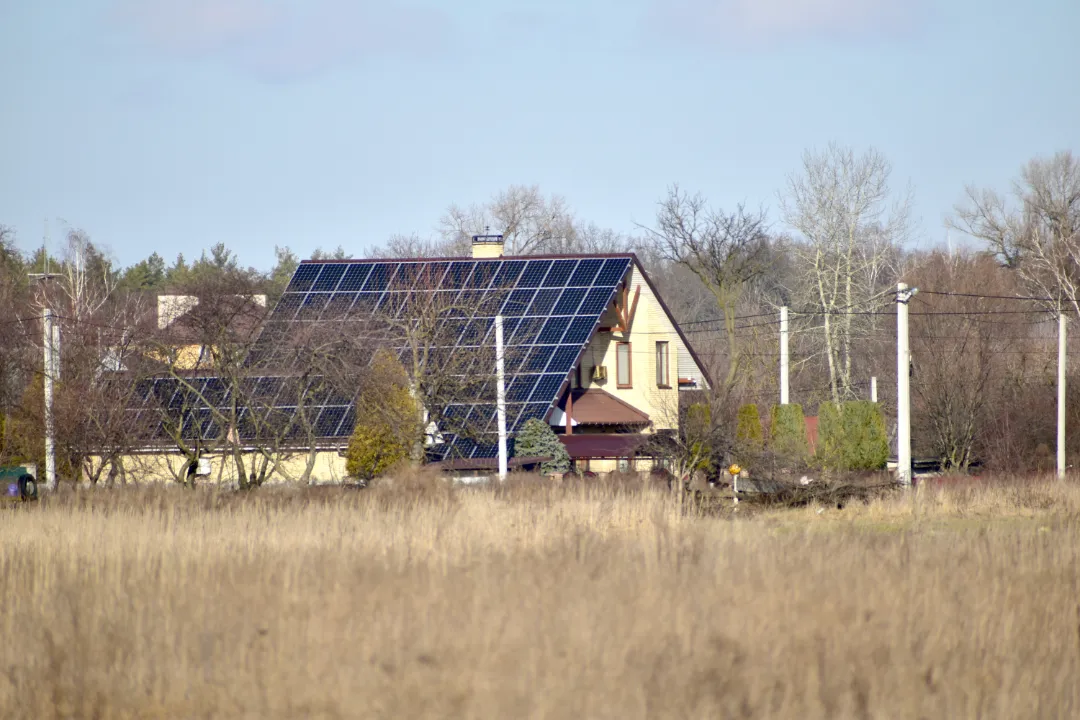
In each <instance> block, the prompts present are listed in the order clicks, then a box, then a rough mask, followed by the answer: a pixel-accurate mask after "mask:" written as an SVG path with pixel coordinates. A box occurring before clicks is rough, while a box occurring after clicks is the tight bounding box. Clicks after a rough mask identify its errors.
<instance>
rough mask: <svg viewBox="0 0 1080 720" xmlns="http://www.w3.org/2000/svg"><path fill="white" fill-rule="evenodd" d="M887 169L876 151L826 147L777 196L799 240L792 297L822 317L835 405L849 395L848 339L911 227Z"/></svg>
mask: <svg viewBox="0 0 1080 720" xmlns="http://www.w3.org/2000/svg"><path fill="white" fill-rule="evenodd" d="M891 173H892V166H891V165H890V164H889V162H888V160H886V159H885V157H884V156H883V155H882V154H881V153H879V152H877V151H876V150H873V149H870V150H867V151H866V152H864V153H862V154H856V153H855V152H854V151H853V150H851V149H849V148H843V147H840V146H838V145H835V144H832V145H829V146H828V147H827V148H826V149H825V150H824V151H821V152H812V151H807V152H806V153H805V154H804V155H803V163H802V170H801V172H799V173H796V174H793V175H792V176H790V177H789V178H788V183H787V188H786V191H785V192H784V193H782V194H781V195H780V208H781V215H782V217H783V219H784V222H786V223H787V224H788V225H789V226H790V227H791V228H792V229H793V230H795V231H796V232H798V233H799V234H800V235H801V236H802V238H801V239H802V242H798V243H795V244H793V245H792V250H793V252H794V255H795V257H796V258H797V262H798V264H799V265H800V269H801V273H800V274H801V275H802V281H801V283H800V286H799V287H798V288H797V296H798V297H799V298H801V299H802V300H803V302H805V303H806V305H807V307H809V308H812V309H813V311H814V312H815V313H817V314H818V315H819V316H820V317H821V326H820V332H821V339H822V341H823V344H824V351H825V357H826V362H827V365H828V369H829V385H830V389H831V394H832V399H833V401H834V402H839V401H840V400H844V399H849V398H852V397H854V396H855V392H854V378H853V374H852V356H853V352H852V343H853V340H854V338H855V336H856V333H857V332H858V331H859V326H860V324H861V325H863V326H864V327H865V326H867V325H869V326H871V327H872V326H873V322H872V321H871V320H868V319H867V320H864V322H862V323H860V322H859V318H860V317H864V318H865V316H864V315H863V313H865V312H866V311H870V310H873V309H875V308H877V307H880V306H882V305H883V301H884V298H883V290H886V289H887V286H888V285H889V284H891V283H892V282H893V280H894V278H895V277H896V274H897V267H896V265H897V252H896V251H897V247H898V246H899V244H900V243H901V242H902V241H903V240H904V239H905V237H906V236H907V233H908V231H909V226H910V209H909V208H910V193H908V194H907V195H906V196H904V197H902V198H900V200H899V201H897V202H892V203H890V200H891V195H890V188H889V177H890V175H891Z"/></svg>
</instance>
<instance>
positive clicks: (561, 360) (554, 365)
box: [546, 345, 581, 373]
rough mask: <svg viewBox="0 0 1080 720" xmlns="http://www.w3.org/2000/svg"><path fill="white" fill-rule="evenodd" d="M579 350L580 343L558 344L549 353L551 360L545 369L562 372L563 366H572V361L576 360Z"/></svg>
mask: <svg viewBox="0 0 1080 720" xmlns="http://www.w3.org/2000/svg"><path fill="white" fill-rule="evenodd" d="M580 352H581V346H580V345H560V346H559V347H558V348H557V349H555V350H554V352H552V353H551V361H550V362H549V363H548V366H547V368H546V369H549V370H550V372H553V373H557V372H562V369H563V368H573V367H574V361H576V360H577V356H578V353H580Z"/></svg>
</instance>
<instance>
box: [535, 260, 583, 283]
mask: <svg viewBox="0 0 1080 720" xmlns="http://www.w3.org/2000/svg"><path fill="white" fill-rule="evenodd" d="M577 264H578V261H577V260H556V261H555V262H553V263H552V264H551V270H550V271H549V272H548V274H547V277H545V278H544V285H543V286H544V287H557V288H561V287H566V284H567V281H568V280H569V279H570V275H571V274H572V273H573V272H574V268H576V267H577Z"/></svg>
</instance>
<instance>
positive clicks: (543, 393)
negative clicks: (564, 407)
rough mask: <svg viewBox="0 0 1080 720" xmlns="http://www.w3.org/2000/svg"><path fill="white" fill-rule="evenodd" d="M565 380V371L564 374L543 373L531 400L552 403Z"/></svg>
mask: <svg viewBox="0 0 1080 720" xmlns="http://www.w3.org/2000/svg"><path fill="white" fill-rule="evenodd" d="M565 380H566V375H565V373H564V374H562V375H556V374H551V375H541V376H540V380H539V381H538V382H537V383H536V388H535V389H534V390H533V392H532V396H531V397H530V398H529V400H530V401H532V402H547V403H550V402H551V401H552V400H554V399H555V395H556V394H557V393H558V392H559V388H561V387H562V384H563V381H565Z"/></svg>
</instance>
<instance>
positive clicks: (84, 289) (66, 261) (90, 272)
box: [60, 230, 119, 321]
mask: <svg viewBox="0 0 1080 720" xmlns="http://www.w3.org/2000/svg"><path fill="white" fill-rule="evenodd" d="M61 276H62V277H61V280H60V290H61V292H62V293H63V295H64V296H65V299H66V303H65V304H66V305H67V312H68V314H69V315H70V317H71V318H72V319H74V320H76V321H79V320H84V319H88V318H91V317H93V316H94V314H95V313H96V312H97V311H98V310H100V309H101V308H102V307H103V306H104V305H105V304H106V303H107V302H108V301H109V298H110V296H111V295H112V293H113V290H115V289H116V283H117V280H118V279H119V276H118V274H117V273H116V272H115V271H114V269H113V267H112V262H111V261H110V260H109V259H108V258H107V257H106V256H105V254H104V253H103V252H102V251H101V250H100V249H99V248H98V247H97V246H95V245H94V243H93V242H91V240H90V236H89V235H87V234H86V233H85V232H84V231H82V230H70V231H69V232H68V234H67V244H66V246H65V247H64V255H63V264H62V265H61Z"/></svg>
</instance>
